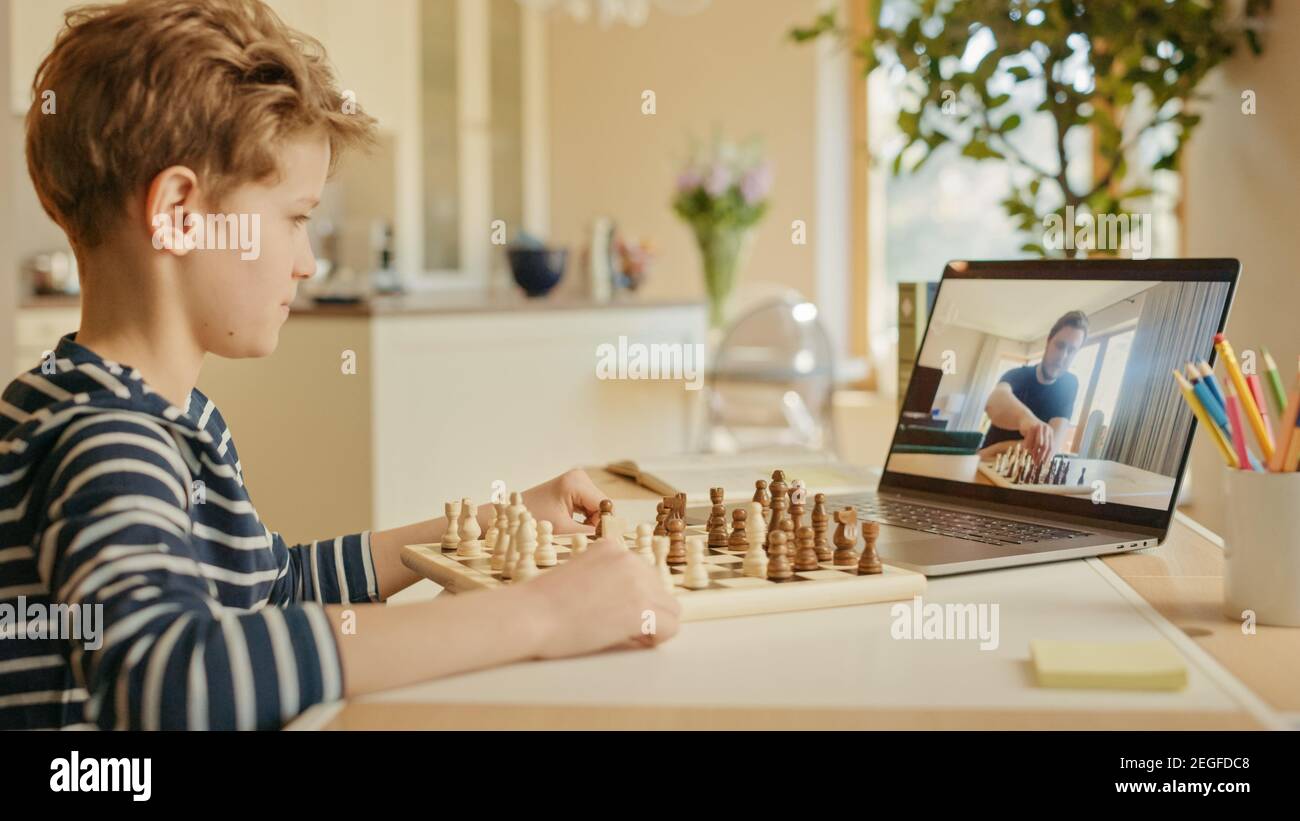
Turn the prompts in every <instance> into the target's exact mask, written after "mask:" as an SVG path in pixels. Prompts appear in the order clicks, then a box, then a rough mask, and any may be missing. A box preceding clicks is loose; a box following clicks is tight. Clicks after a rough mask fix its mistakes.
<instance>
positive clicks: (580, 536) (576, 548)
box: [569, 533, 587, 556]
mask: <svg viewBox="0 0 1300 821" xmlns="http://www.w3.org/2000/svg"><path fill="white" fill-rule="evenodd" d="M570 538H571V539H572V541H571V542H570V544H569V550H570V552H572V553H573V555H575V556H581V555H582V554H583V553H586V552H587V534H586V533H574V534H573V535H572V536H571V537H570Z"/></svg>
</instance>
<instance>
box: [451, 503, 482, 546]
mask: <svg viewBox="0 0 1300 821" xmlns="http://www.w3.org/2000/svg"><path fill="white" fill-rule="evenodd" d="M459 530H460V547H459V548H458V549H457V550H456V555H457V556H460V557H461V558H464V559H477V558H479V557H481V556H482V555H483V541H482V540H481V539H480V538H479V536H482V535H483V529H482V528H481V527H479V523H478V508H477V507H475V506H474V502H473V501H471V500H470V499H468V498H465V499H461V500H460V527H459Z"/></svg>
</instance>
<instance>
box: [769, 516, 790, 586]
mask: <svg viewBox="0 0 1300 821" xmlns="http://www.w3.org/2000/svg"><path fill="white" fill-rule="evenodd" d="M772 501H773V502H774V503H775V502H776V499H773V500H772ZM793 576H794V571H793V570H791V569H790V558H789V557H788V556H787V555H786V552H785V531H784V530H779V529H773V530H771V531H769V532H768V535H767V577H768V578H769V579H771V580H773V581H782V580H784V579H789V578H791V577H793Z"/></svg>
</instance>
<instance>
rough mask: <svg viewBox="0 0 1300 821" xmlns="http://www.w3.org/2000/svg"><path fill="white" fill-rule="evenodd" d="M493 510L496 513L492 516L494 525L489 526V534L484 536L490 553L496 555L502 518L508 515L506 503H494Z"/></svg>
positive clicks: (484, 541) (485, 544)
mask: <svg viewBox="0 0 1300 821" xmlns="http://www.w3.org/2000/svg"><path fill="white" fill-rule="evenodd" d="M492 509H493V510H494V511H495V513H494V514H493V515H492V523H491V524H490V525H488V529H487V533H484V534H483V544H484V546H485V547H486V548H487V551H488V552H489V553H493V554H495V553H496V547H497V534H498V533H500V532H501V526H502V525H501V522H502V517H503V516H505V515H506V503H505V502H493V503H492Z"/></svg>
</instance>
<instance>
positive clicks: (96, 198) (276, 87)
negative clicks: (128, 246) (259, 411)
mask: <svg viewBox="0 0 1300 821" xmlns="http://www.w3.org/2000/svg"><path fill="white" fill-rule="evenodd" d="M32 92H33V97H34V101H33V103H32V107H31V108H30V109H29V110H28V112H27V170H28V173H30V174H31V177H32V182H33V183H34V184H35V186H36V195H37V196H38V197H39V198H40V201H41V205H42V206H43V207H44V208H45V212H46V213H47V214H49V215H50V217H51V219H53V220H54V221H55V222H56V223H58V224H59V227H61V228H62V229H63V230H64V231H65V232H66V233H67V234H68V239H69V240H70V241H71V242H72V244H73V245H74V246H77V247H93V246H95V245H98V244H99V243H100V242H102V241H103V240H104V238H105V234H106V231H107V229H108V228H110V227H111V226H113V225H114V224H115V223H116V222H117V220H119V219H120V218H121V217H122V216H123V215H124V211H123V206H124V205H125V202H126V199H127V197H129V196H131V195H133V194H135V193H136V192H139V191H142V190H144V189H145V187H146V186H148V184H149V183H150V181H151V180H152V179H153V178H154V177H155V176H156V175H157V174H158V172H160V171H162V170H163V169H164V168H167V167H169V166H172V165H184V166H187V167H189V168H191V169H192V170H193V171H194V173H195V174H197V175H198V177H199V180H200V185H201V187H202V188H201V190H202V193H203V195H204V196H205V198H207V199H208V201H209V202H210V203H213V204H215V203H217V202H219V201H220V200H221V198H222V196H223V195H225V194H227V193H229V192H230V191H231V190H232V189H233V188H235V187H236V186H238V185H241V184H244V183H248V182H260V181H266V180H273V179H274V178H275V176H276V174H277V173H278V172H279V168H278V167H277V164H276V153H275V152H276V148H277V146H278V145H279V144H280V143H281V142H282V141H283V140H285V139H286V138H290V137H293V136H296V135H299V134H302V133H305V132H311V131H318V132H319V133H321V134H322V135H324V136H325V137H326V138H328V140H329V144H330V170H331V171H333V168H334V165H335V162H336V161H337V159H338V156H339V153H340V151H341V150H342V149H343V148H345V147H348V146H351V145H369V144H370V143H371V142H372V141H373V132H374V124H375V120H374V118H372V117H370V116H369V115H367V114H365V113H363V112H362V111H361V109H360V107H358V106H355V105H354V104H352V101H351V100H346V99H345V97H344V95H343V94H342V93H341V92H340V91H339V90H338V88H337V86H336V85H335V81H334V75H333V72H332V70H331V69H330V67H329V64H328V63H327V62H326V57H325V51H324V48H323V47H322V46H321V44H320V43H319V42H317V41H316V40H315V39H313V38H311V37H308V36H307V35H304V34H302V33H300V32H297V31H294V30H293V29H291V28H289V27H288V26H286V25H285V24H284V23H283V22H282V21H281V20H280V18H279V17H277V16H276V14H275V13H274V12H273V11H271V10H270V9H269V8H268V7H267V6H265V5H264V4H263V3H261V2H260V0H128V1H127V2H125V3H120V4H104V5H93V6H82V7H79V8H75V9H72V10H70V11H69V12H68V13H67V14H66V15H65V25H64V28H63V29H62V30H61V31H60V32H59V35H58V37H57V38H56V40H55V42H54V48H53V50H52V51H51V52H50V54H49V55H48V56H47V57H46V58H45V59H44V60H43V61H42V62H41V65H40V67H39V68H37V70H36V78H35V80H34V81H33V83H32ZM46 92H53V97H50V96H49V95H48V94H47V93H46ZM47 99H48V100H49V101H50V102H52V103H53V105H52V106H50V107H49V108H52V109H53V110H52V111H51V112H50V113H46V111H47V106H46V105H45V103H46V101H47ZM345 103H346V104H345Z"/></svg>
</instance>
